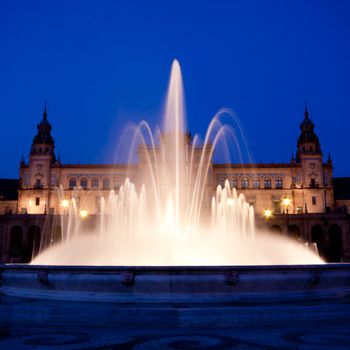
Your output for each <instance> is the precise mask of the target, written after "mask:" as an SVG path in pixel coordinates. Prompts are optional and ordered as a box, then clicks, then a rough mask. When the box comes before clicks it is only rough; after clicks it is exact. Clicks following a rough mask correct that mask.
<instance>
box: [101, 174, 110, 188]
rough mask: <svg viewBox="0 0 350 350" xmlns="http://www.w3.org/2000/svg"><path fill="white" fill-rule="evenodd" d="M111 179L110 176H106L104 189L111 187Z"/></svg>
mask: <svg viewBox="0 0 350 350" xmlns="http://www.w3.org/2000/svg"><path fill="white" fill-rule="evenodd" d="M110 186H111V185H110V180H109V178H108V177H105V178H104V179H103V189H104V190H109V189H110Z"/></svg>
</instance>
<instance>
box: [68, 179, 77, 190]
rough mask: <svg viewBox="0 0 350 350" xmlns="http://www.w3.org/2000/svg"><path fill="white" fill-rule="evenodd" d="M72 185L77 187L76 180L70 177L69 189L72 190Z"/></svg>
mask: <svg viewBox="0 0 350 350" xmlns="http://www.w3.org/2000/svg"><path fill="white" fill-rule="evenodd" d="M74 187H77V180H76V179H75V178H74V177H72V178H71V179H69V189H70V190H73V189H74Z"/></svg>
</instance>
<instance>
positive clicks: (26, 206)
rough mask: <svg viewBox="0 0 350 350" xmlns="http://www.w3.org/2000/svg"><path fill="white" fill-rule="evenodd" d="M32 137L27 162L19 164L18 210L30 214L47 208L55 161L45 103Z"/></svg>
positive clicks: (41, 212)
mask: <svg viewBox="0 0 350 350" xmlns="http://www.w3.org/2000/svg"><path fill="white" fill-rule="evenodd" d="M37 129H38V132H37V134H36V135H35V136H34V138H33V143H32V147H31V150H30V154H29V164H26V163H25V162H24V161H23V160H22V161H21V164H20V180H21V188H20V196H19V197H20V198H19V210H20V211H21V212H28V213H30V214H43V213H46V212H47V210H48V208H49V200H50V189H49V188H50V176H51V167H52V165H53V163H54V162H55V161H56V157H55V153H54V149H55V142H54V139H53V137H52V136H51V129H52V127H51V125H50V123H49V121H48V120H47V111H46V103H45V108H44V112H43V118H42V120H41V121H40V123H39V124H38V125H37Z"/></svg>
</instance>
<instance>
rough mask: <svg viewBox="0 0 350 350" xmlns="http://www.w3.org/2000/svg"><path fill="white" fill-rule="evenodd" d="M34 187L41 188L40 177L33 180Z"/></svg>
mask: <svg viewBox="0 0 350 350" xmlns="http://www.w3.org/2000/svg"><path fill="white" fill-rule="evenodd" d="M34 187H35V188H41V187H42V184H41V179H36V181H35V186H34Z"/></svg>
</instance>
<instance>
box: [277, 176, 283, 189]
mask: <svg viewBox="0 0 350 350" xmlns="http://www.w3.org/2000/svg"><path fill="white" fill-rule="evenodd" d="M275 187H276V188H279V189H281V188H283V180H282V178H281V177H276V179H275Z"/></svg>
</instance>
